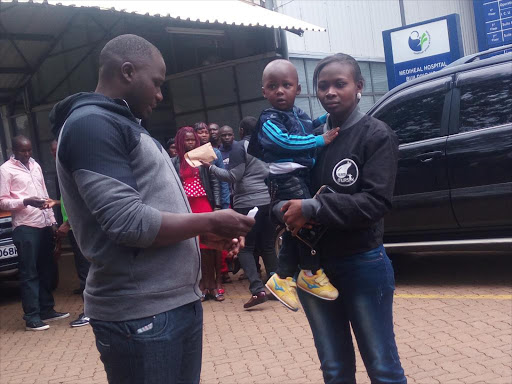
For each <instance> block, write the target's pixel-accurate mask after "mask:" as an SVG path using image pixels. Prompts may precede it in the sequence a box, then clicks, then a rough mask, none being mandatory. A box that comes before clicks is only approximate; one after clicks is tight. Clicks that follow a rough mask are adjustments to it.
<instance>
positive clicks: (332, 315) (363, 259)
mask: <svg viewBox="0 0 512 384" xmlns="http://www.w3.org/2000/svg"><path fill="white" fill-rule="evenodd" d="M322 256H323V258H322V261H321V263H322V265H323V267H324V270H325V273H326V274H327V276H328V277H329V279H330V281H331V282H332V284H333V285H334V286H335V287H336V288H337V289H338V290H339V292H340V296H339V297H338V299H337V300H334V301H325V300H321V299H318V298H316V297H314V296H312V295H310V294H308V293H306V292H303V291H301V290H300V289H299V290H298V293H299V298H300V301H301V303H302V307H303V308H304V311H305V312H306V316H307V318H308V321H309V324H310V326H311V330H312V331H313V337H314V339H315V346H316V349H317V351H318V357H319V358H320V362H321V368H322V372H323V375H324V381H325V383H326V384H354V383H355V382H356V378H355V373H356V359H355V352H354V345H353V343H352V335H351V333H350V328H351V327H352V329H353V331H354V335H355V337H356V341H357V345H358V347H359V351H360V352H361V357H362V358H363V361H364V364H365V366H366V371H367V372H368V376H369V377H370V380H371V382H372V384H384V383H385V384H405V383H407V379H406V378H405V375H404V370H403V369H402V366H401V364H400V358H399V356H398V350H397V347H396V343H395V334H394V332H393V293H394V290H395V278H394V274H393V268H392V266H391V262H390V260H389V258H388V256H387V255H386V251H385V250H384V247H383V246H380V247H378V248H376V249H373V250H371V251H368V252H364V253H360V254H355V255H351V256H347V257H336V255H322ZM326 256H328V257H326Z"/></svg>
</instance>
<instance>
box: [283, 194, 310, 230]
mask: <svg viewBox="0 0 512 384" xmlns="http://www.w3.org/2000/svg"><path fill="white" fill-rule="evenodd" d="M281 211H282V212H284V216H283V219H284V222H285V223H286V229H288V230H289V231H291V232H292V235H293V236H296V235H297V233H298V232H299V230H300V229H301V228H302V227H304V226H305V225H306V223H307V219H306V218H305V217H304V216H303V215H302V200H290V201H287V202H286V203H285V204H284V205H283V207H282V208H281Z"/></svg>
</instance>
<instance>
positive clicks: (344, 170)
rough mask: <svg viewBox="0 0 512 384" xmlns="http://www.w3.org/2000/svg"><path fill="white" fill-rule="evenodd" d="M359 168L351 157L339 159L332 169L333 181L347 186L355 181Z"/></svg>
mask: <svg viewBox="0 0 512 384" xmlns="http://www.w3.org/2000/svg"><path fill="white" fill-rule="evenodd" d="M358 176H359V169H358V168H357V164H356V163H354V161H353V160H351V159H343V160H341V161H340V162H339V163H338V164H336V166H335V167H334V169H333V170H332V178H333V180H334V182H335V183H336V184H338V185H341V186H342V187H349V186H351V185H352V184H354V183H355V182H356V181H357V178H358Z"/></svg>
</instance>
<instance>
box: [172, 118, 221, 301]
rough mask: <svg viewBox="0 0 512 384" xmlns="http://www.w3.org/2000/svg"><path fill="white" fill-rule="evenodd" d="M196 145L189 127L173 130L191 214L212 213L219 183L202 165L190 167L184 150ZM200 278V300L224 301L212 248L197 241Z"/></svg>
mask: <svg viewBox="0 0 512 384" xmlns="http://www.w3.org/2000/svg"><path fill="white" fill-rule="evenodd" d="M198 146H199V136H197V133H196V132H195V130H194V128H192V127H182V128H180V129H179V130H178V133H176V152H177V153H178V155H177V156H176V157H173V158H172V162H173V164H174V167H175V169H176V173H178V175H179V176H180V179H181V182H182V183H183V189H184V190H185V194H186V195H187V198H188V202H189V204H190V209H191V210H192V212H194V213H203V212H212V211H213V210H215V209H220V207H221V201H220V185H219V181H218V180H217V179H216V178H215V177H210V176H209V174H208V169H206V168H205V167H204V166H200V167H199V168H195V167H191V166H190V165H189V164H188V163H187V162H186V161H185V153H187V152H188V151H190V150H192V149H194V148H196V147H198ZM200 248H201V271H202V278H201V282H200V288H201V291H202V293H203V295H202V297H201V300H202V301H204V300H206V299H208V298H210V297H212V298H214V299H215V300H216V301H224V294H223V292H222V291H220V292H219V289H221V288H222V282H221V280H220V278H219V279H217V278H216V276H215V257H216V255H217V252H216V250H214V249H210V248H208V247H207V246H205V245H203V244H200Z"/></svg>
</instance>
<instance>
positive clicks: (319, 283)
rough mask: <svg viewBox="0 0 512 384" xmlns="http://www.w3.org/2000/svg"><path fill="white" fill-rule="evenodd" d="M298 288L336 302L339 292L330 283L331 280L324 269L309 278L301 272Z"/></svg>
mask: <svg viewBox="0 0 512 384" xmlns="http://www.w3.org/2000/svg"><path fill="white" fill-rule="evenodd" d="M297 286H298V287H299V288H300V289H302V290H303V291H305V292H307V293H309V294H311V295H313V296H316V297H318V298H320V299H324V300H336V299H337V298H338V295H339V293H338V290H337V289H336V288H335V287H334V285H332V284H331V283H330V282H329V278H328V277H327V275H326V274H325V273H324V270H323V269H319V270H318V271H316V274H315V275H314V276H307V275H306V274H305V273H304V271H302V270H301V271H300V273H299V278H298V279H297Z"/></svg>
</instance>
